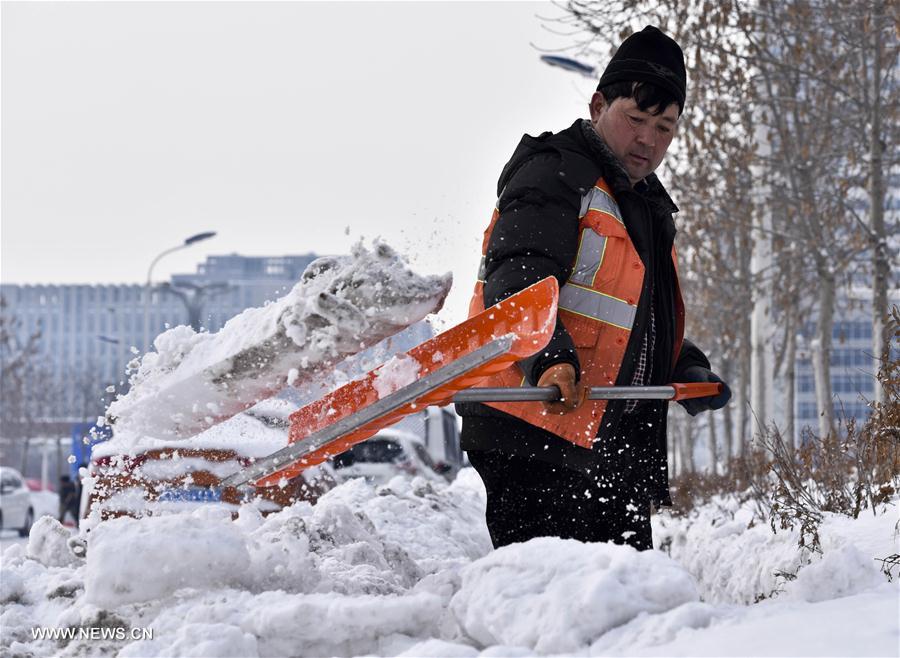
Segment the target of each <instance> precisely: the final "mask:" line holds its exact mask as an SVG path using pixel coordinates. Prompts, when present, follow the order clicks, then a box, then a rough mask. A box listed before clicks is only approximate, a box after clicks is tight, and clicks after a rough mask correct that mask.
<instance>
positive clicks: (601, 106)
mask: <svg viewBox="0 0 900 658" xmlns="http://www.w3.org/2000/svg"><path fill="white" fill-rule="evenodd" d="M589 107H590V110H591V123H592V124H593V126H594V128H596V127H597V121H598V120H599V119H600V115H601V114H603V112H604V111H605V110H606V108H607V102H606V99H605V98H603V94H601V93H600V92H599V91H595V92H594V95H593V96H591V103H590V105H589Z"/></svg>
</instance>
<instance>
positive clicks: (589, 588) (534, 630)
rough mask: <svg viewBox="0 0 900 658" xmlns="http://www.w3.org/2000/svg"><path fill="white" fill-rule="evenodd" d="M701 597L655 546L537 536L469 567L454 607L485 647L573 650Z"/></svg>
mask: <svg viewBox="0 0 900 658" xmlns="http://www.w3.org/2000/svg"><path fill="white" fill-rule="evenodd" d="M697 599H698V594H697V588H696V586H695V585H694V581H693V579H692V578H691V577H690V575H688V573H687V572H686V571H685V570H684V568H683V567H681V566H679V565H678V564H676V563H675V562H673V561H672V560H671V559H670V558H668V557H667V556H666V555H664V554H663V553H660V552H658V551H644V552H639V551H637V550H635V549H634V548H631V547H630V546H618V545H615V544H584V543H582V542H578V541H575V540H560V539H552V538H540V539H532V540H531V541H528V542H526V543H524V544H514V545H511V546H506V547H504V548H501V549H499V550H497V551H495V552H494V553H492V554H491V555H488V556H487V557H485V558H483V559H481V560H478V561H477V562H475V563H474V564H471V565H469V566H467V567H465V568H464V569H463V570H462V587H461V589H460V590H459V592H457V594H456V596H454V597H453V600H452V601H451V602H450V608H451V610H452V611H453V614H454V615H455V616H456V618H457V620H458V621H459V624H460V626H461V627H462V630H463V632H464V633H465V634H466V635H467V636H469V637H471V638H472V639H473V640H475V641H476V642H478V644H479V645H481V646H491V645H495V644H504V645H513V646H515V645H518V646H525V647H528V648H530V649H533V650H534V651H537V652H539V653H569V652H574V651H577V650H579V649H580V648H582V647H584V646H585V645H588V644H590V643H591V642H592V641H593V640H595V639H596V638H598V637H600V636H601V635H603V634H604V633H606V632H607V631H609V630H610V629H612V628H615V627H616V626H620V625H621V624H624V623H626V622H628V621H630V620H631V619H633V618H634V617H636V616H637V615H639V614H641V613H650V614H655V613H660V612H664V611H667V610H671V609H673V608H675V607H677V606H680V605H682V604H685V603H689V602H691V601H696V600H697Z"/></svg>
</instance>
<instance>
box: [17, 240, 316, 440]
mask: <svg viewBox="0 0 900 658" xmlns="http://www.w3.org/2000/svg"><path fill="white" fill-rule="evenodd" d="M316 257H317V256H316V255H315V254H306V255H302V256H277V257H251V256H240V255H237V254H232V255H227V256H210V257H208V258H207V260H206V262H205V263H201V264H200V265H199V266H198V268H197V272H196V273H193V274H178V275H174V276H173V277H172V279H171V281H169V282H167V284H163V285H159V284H157V285H155V286H154V289H153V292H152V294H151V295H150V300H149V304H145V296H144V295H145V288H144V286H142V285H134V284H122V285H16V284H2V285H0V296H2V298H3V300H4V302H5V307H4V310H3V312H4V314H5V315H7V316H8V319H10V320H14V321H15V327H16V330H17V332H18V333H19V334H20V337H21V338H22V339H24V338H25V337H26V336H27V335H29V334H32V333H34V332H36V331H40V334H41V336H40V340H39V343H38V346H39V354H38V358H37V360H38V361H39V363H40V365H41V366H42V367H43V368H44V369H45V370H46V371H48V373H49V374H50V380H51V381H52V382H53V384H54V399H55V400H56V402H55V403H54V404H53V405H52V406H53V407H54V408H53V409H52V410H50V411H49V414H48V415H49V416H50V417H49V418H48V419H47V420H50V421H52V422H60V423H68V422H80V421H84V420H89V419H91V418H96V416H97V415H98V413H99V412H101V411H102V409H103V408H104V406H105V405H104V403H103V401H102V398H103V397H105V395H106V393H105V391H106V389H107V388H108V387H109V386H114V387H115V388H116V390H118V391H122V390H124V388H125V386H126V383H125V380H126V377H125V367H126V364H127V363H128V362H129V361H130V360H131V359H133V358H134V356H135V355H136V354H140V353H142V352H144V351H145V350H146V349H147V345H146V344H145V343H144V321H145V310H146V311H147V319H148V329H149V331H148V332H147V333H148V336H149V337H150V341H152V340H153V338H154V337H155V336H156V335H157V334H159V333H161V332H162V331H165V329H166V328H168V327H172V326H177V325H180V324H188V323H189V311H190V308H189V307H193V310H194V311H195V312H196V311H199V319H200V325H201V326H202V327H203V328H204V329H206V330H209V331H217V330H218V329H220V328H221V327H222V325H224V324H225V322H227V321H228V320H229V319H230V318H232V317H234V316H235V315H237V314H238V313H240V312H242V311H243V310H245V309H247V308H250V307H254V306H262V305H263V304H264V303H265V302H266V301H268V300H274V299H277V298H278V297H280V296H282V295H284V294H285V293H286V292H287V291H288V290H290V289H291V288H292V287H293V285H294V284H295V283H296V282H297V281H298V280H299V279H300V275H301V274H302V273H303V270H304V269H306V266H307V265H309V263H311V262H312V261H313V260H315V258H316Z"/></svg>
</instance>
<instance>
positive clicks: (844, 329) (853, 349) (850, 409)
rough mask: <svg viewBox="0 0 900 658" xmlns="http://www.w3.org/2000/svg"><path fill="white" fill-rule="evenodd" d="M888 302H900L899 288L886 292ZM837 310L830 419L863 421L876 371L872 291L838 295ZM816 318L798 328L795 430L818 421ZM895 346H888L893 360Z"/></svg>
mask: <svg viewBox="0 0 900 658" xmlns="http://www.w3.org/2000/svg"><path fill="white" fill-rule="evenodd" d="M888 302H889V304H891V305H893V304H898V303H900V291H898V290H896V289H895V290H892V291H890V292H889V297H888ZM837 308H838V313H836V317H835V322H834V325H833V326H832V330H831V340H832V349H831V389H832V395H833V398H832V400H833V402H832V406H833V407H834V417H835V420H837V421H838V422H839V421H840V419H849V418H855V419H856V420H857V421H859V422H862V421H864V420H865V419H866V418H867V417H868V416H869V413H870V412H871V410H870V408H869V407H868V403H869V402H870V401H871V400H873V399H874V398H875V384H876V379H875V375H876V373H877V371H878V365H877V363H876V360H875V357H874V355H873V354H872V304H871V290H869V289H865V288H856V289H854V290H852V291H850V292H849V293H843V294H841V295H840V296H839V298H838V306H837ZM815 330H816V325H815V322H814V321H813V322H808V323H807V324H806V325H805V326H804V327H803V330H802V332H801V336H800V345H801V349H800V350H799V352H798V359H797V370H796V380H795V393H796V396H795V398H794V399H795V408H794V419H795V423H794V426H795V427H796V428H797V429H798V430H802V429H803V428H804V427H811V428H813V429H814V430H815V429H816V427H817V425H818V417H819V412H818V409H817V407H816V385H815V376H814V372H813V365H812V359H811V358H810V355H811V350H812V348H813V337H814V336H815ZM897 352H898V346H897V344H896V342H894V343H892V344H891V355H892V358H896V357H897Z"/></svg>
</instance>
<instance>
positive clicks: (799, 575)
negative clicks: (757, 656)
mask: <svg viewBox="0 0 900 658" xmlns="http://www.w3.org/2000/svg"><path fill="white" fill-rule="evenodd" d="M896 522H897V512H896V507H893V506H891V507H889V508H887V509H882V510H881V511H880V512H879V513H878V514H872V512H871V511H864V512H863V513H862V514H861V515H860V517H859V518H858V519H851V518H849V517H846V516H842V515H837V514H830V513H826V514H825V519H824V521H823V523H822V525H821V527H820V528H819V537H820V542H821V545H822V554H818V553H812V552H810V551H800V550H798V547H797V543H798V533H797V531H796V530H794V531H784V530H781V531H779V532H778V533H777V534H775V533H773V532H772V529H771V528H770V527H769V524H768V523H767V522H764V521H763V522H761V521H760V520H759V517H758V515H757V514H756V513H755V510H754V505H753V503H750V502H747V503H744V504H741V503H739V502H738V501H737V500H736V499H735V498H734V497H729V498H722V497H717V498H716V499H715V500H714V501H713V502H712V503H710V504H707V505H704V506H702V507H699V508H696V509H695V510H694V511H693V512H692V513H691V514H690V515H689V516H688V517H687V518H677V517H672V516H670V515H668V514H662V515H657V516H655V517H653V525H654V528H653V535H654V538H655V540H656V542H657V543H658V544H659V545H660V546H661V547H662V548H663V549H664V550H665V551H667V552H668V553H669V554H670V555H671V556H672V557H673V558H674V559H675V560H677V561H678V562H680V563H681V564H683V565H684V566H685V567H686V568H687V570H688V571H690V572H691V574H692V575H693V576H694V577H695V578H696V579H697V585H698V587H699V588H700V594H701V597H702V598H703V600H705V601H710V602H722V603H742V604H750V603H754V602H756V601H759V600H761V599H764V598H769V597H772V596H773V595H778V597H779V598H780V599H781V600H786V599H798V600H803V601H808V602H815V601H824V600H826V599H831V598H837V597H841V596H848V595H850V594H856V593H859V592H862V591H865V590H867V589H869V588H871V587H873V586H875V585H876V584H880V583H882V582H884V580H885V578H884V576H883V575H882V574H881V573H880V571H879V563H878V562H877V561H876V558H883V557H887V556H888V555H892V554H896V553H900V544H898V540H897V536H896V533H895V530H894V524H895V523H896Z"/></svg>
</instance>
